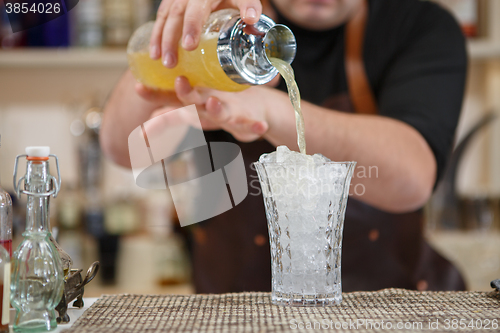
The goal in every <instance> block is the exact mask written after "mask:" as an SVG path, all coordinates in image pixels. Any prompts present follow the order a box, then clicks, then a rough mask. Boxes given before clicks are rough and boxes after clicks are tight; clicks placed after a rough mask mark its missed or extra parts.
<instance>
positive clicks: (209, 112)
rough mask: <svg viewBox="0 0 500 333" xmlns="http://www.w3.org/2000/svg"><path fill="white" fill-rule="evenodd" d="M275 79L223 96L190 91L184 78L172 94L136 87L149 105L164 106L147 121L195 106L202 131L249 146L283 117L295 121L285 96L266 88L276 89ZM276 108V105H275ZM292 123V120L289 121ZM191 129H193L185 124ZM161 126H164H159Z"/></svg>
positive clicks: (215, 93) (196, 90)
mask: <svg viewBox="0 0 500 333" xmlns="http://www.w3.org/2000/svg"><path fill="white" fill-rule="evenodd" d="M277 82H278V80H277V79H275V80H273V81H272V82H270V83H269V84H268V86H267V87H266V86H255V87H250V88H248V89H246V90H244V91H241V92H238V93H234V92H224V91H218V90H214V89H208V88H198V87H197V88H192V87H191V86H190V85H189V81H188V80H187V79H186V78H185V77H182V76H181V77H178V78H177V79H176V81H175V92H162V91H155V90H150V89H148V88H146V87H144V86H143V85H141V84H140V83H138V84H137V85H136V91H137V93H138V94H139V95H140V96H141V97H142V98H143V99H145V100H148V101H149V102H151V103H154V104H157V105H161V104H162V103H164V104H163V105H166V104H167V103H168V105H167V106H164V107H159V108H158V109H157V110H156V111H155V112H154V113H153V114H152V115H151V118H150V119H153V118H154V117H156V116H158V115H160V114H162V113H165V112H169V111H172V110H174V109H176V108H179V107H182V106H187V105H191V104H195V105H196V109H197V110H198V115H199V118H200V121H201V126H202V128H203V129H204V130H208V131H210V130H220V129H222V130H225V131H227V132H229V133H231V134H232V135H233V136H234V137H235V138H236V139H237V140H239V141H243V142H249V141H254V140H257V139H258V138H260V137H262V136H264V135H265V134H267V133H268V132H269V129H270V127H271V126H275V125H274V124H276V123H277V122H279V121H283V120H284V118H286V117H292V118H293V117H294V113H293V109H292V107H291V104H290V101H289V99H288V96H287V95H286V94H285V93H283V92H281V91H279V90H276V89H272V88H270V87H269V86H272V85H275V84H276V83H277ZM172 93H175V95H176V97H175V99H176V101H177V103H176V105H175V106H174V105H172ZM278 104H279V105H278ZM281 113H284V114H281ZM169 119H170V120H169V121H175V122H177V121H179V122H182V121H186V119H185V118H182V119H181V118H179V119H176V118H175V119H174V118H169ZM292 121H293V119H292ZM187 122H188V123H189V124H190V125H195V124H194V123H191V121H187ZM162 124H163V123H162Z"/></svg>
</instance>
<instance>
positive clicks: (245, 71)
mask: <svg viewBox="0 0 500 333" xmlns="http://www.w3.org/2000/svg"><path fill="white" fill-rule="evenodd" d="M153 25H154V22H148V23H146V24H145V25H143V26H141V27H140V28H139V29H137V31H136V32H134V34H133V35H132V38H131V39H130V41H129V44H128V48H127V53H128V59H129V65H130V70H131V71H132V73H133V74H134V76H135V77H136V78H137V79H138V80H139V81H140V82H142V83H143V84H144V85H146V86H148V87H150V88H156V89H163V90H172V89H174V81H175V78H177V77H178V76H181V75H182V76H185V77H187V79H188V80H189V82H190V84H191V85H192V86H201V87H209V88H214V89H218V90H225V91H241V90H244V89H246V88H247V87H248V85H260V84H265V83H267V82H269V81H271V80H272V79H273V78H274V77H275V76H276V75H277V74H278V71H277V70H276V68H274V67H273V66H272V65H271V63H270V62H269V59H268V57H274V58H280V59H282V60H284V61H286V62H288V63H291V62H292V61H293V59H294V57H295V51H296V41H295V36H294V35H293V33H292V32H291V31H290V29H289V28H287V27H286V26H284V25H281V24H276V23H274V21H273V20H271V19H270V18H269V17H267V16H265V15H261V18H260V20H259V21H258V22H257V23H256V24H253V25H247V24H245V23H244V22H243V20H242V19H241V17H240V16H239V12H238V11H237V10H235V9H223V10H220V11H217V12H214V13H212V14H211V15H210V16H209V18H208V20H207V23H206V24H205V25H204V26H203V28H202V35H201V39H200V44H199V46H198V47H197V48H196V50H193V51H186V50H184V49H183V48H182V47H180V46H179V49H178V52H179V54H178V63H177V66H176V67H175V68H171V69H170V68H166V67H164V66H163V64H162V61H161V59H159V60H152V59H151V58H150V57H149V40H150V37H151V31H152V29H153Z"/></svg>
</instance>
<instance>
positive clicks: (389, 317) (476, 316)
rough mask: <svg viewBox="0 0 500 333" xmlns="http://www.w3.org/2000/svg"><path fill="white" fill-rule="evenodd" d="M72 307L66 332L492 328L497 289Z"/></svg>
mask: <svg viewBox="0 0 500 333" xmlns="http://www.w3.org/2000/svg"><path fill="white" fill-rule="evenodd" d="M84 301H85V302H86V303H85V308H84V310H85V311H83V310H70V312H69V315H70V317H71V323H70V324H68V325H60V326H58V328H57V331H56V332H64V333H94V332H102V333H108V332H113V333H115V332H116V333H118V332H126V333H135V332H151V333H155V332H230V333H233V332H235V333H237V332H301V331H303V332H306V331H309V332H310V331H311V330H325V331H327V330H332V329H333V330H336V331H342V332H380V331H386V330H393V331H396V332H404V331H408V332H478V331H480V332H497V331H500V292H498V291H491V292H483V291H481V292H479V291H467V292H431V291H428V292H425V291H424V292H419V291H410V290H404V289H384V290H380V291H375V292H353V293H343V301H342V304H340V305H338V306H328V307H284V306H277V305H273V304H271V301H270V293H234V294H220V295H206V294H198V295H133V294H122V295H103V296H101V297H100V298H98V299H89V298H86V299H84Z"/></svg>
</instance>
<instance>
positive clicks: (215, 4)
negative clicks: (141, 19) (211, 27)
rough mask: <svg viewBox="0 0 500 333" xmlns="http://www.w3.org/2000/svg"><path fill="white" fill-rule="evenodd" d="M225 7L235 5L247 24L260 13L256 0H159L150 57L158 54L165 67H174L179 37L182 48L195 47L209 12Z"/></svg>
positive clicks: (259, 5) (251, 22)
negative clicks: (160, 0)
mask: <svg viewBox="0 0 500 333" xmlns="http://www.w3.org/2000/svg"><path fill="white" fill-rule="evenodd" d="M228 7H231V8H237V9H239V10H240V15H241V17H242V18H243V21H245V23H247V24H254V23H256V22H257V21H258V20H259V18H260V15H261V13H262V4H261V3H260V0H163V1H162V2H161V4H160V6H159V7H158V13H157V16H156V22H155V25H154V27H153V32H152V33H151V40H150V44H149V54H150V57H151V58H152V59H159V58H160V57H161V59H162V61H163V65H164V66H165V67H168V68H173V67H175V65H176V64H177V47H178V45H179V40H181V41H182V47H183V48H184V49H186V50H188V51H192V50H194V49H196V47H197V46H198V43H199V41H200V36H201V28H202V26H203V25H204V24H205V22H206V20H207V18H208V16H209V15H210V13H211V12H212V11H215V10H218V9H222V8H228Z"/></svg>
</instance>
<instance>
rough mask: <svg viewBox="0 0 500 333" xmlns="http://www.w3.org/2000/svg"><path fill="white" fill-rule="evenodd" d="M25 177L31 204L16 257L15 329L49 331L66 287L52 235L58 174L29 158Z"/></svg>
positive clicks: (14, 288) (14, 261) (47, 166)
mask: <svg viewBox="0 0 500 333" xmlns="http://www.w3.org/2000/svg"><path fill="white" fill-rule="evenodd" d="M29 159H30V157H28V163H27V167H26V175H25V176H24V184H25V186H24V191H22V193H25V194H27V196H28V204H27V211H26V231H25V232H24V233H23V237H24V239H23V241H22V242H21V244H19V247H18V248H17V250H16V251H15V252H14V254H13V256H12V261H13V269H12V283H11V302H12V306H13V307H14V308H15V309H16V316H15V319H14V330H15V331H23V332H25V331H48V330H51V329H54V328H55V327H57V323H56V315H55V311H54V308H55V307H56V306H57V304H58V303H59V301H60V300H61V297H62V293H63V290H64V274H63V268H62V263H61V258H60V257H59V253H58V252H57V250H56V248H55V247H54V245H53V244H52V242H50V240H49V238H50V236H51V234H50V228H49V197H50V195H51V194H53V193H54V189H53V186H54V183H55V180H54V177H52V176H51V175H50V174H49V162H48V158H46V160H41V159H40V158H39V159H35V160H29Z"/></svg>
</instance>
